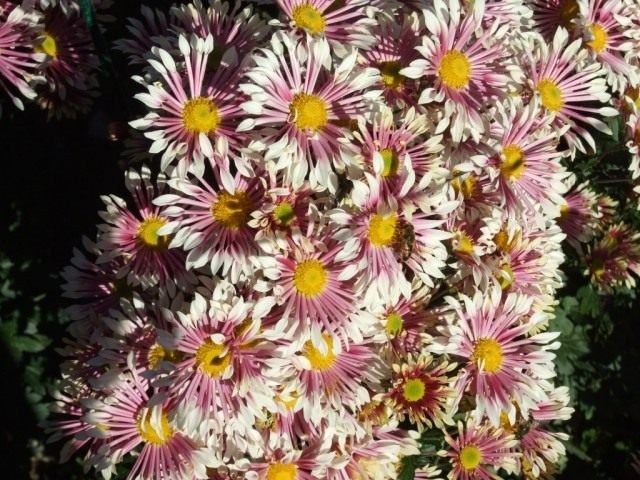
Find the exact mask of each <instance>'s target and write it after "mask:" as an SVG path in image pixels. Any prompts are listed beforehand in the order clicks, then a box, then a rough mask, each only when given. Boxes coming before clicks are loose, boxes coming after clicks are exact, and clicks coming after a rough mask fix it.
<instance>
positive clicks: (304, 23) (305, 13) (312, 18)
mask: <svg viewBox="0 0 640 480" xmlns="http://www.w3.org/2000/svg"><path fill="white" fill-rule="evenodd" d="M291 16H292V17H293V21H294V22H295V24H296V26H297V27H299V28H303V29H305V30H306V31H307V32H309V33H312V34H318V33H324V29H325V27H326V22H325V19H324V17H323V16H322V12H320V10H318V9H317V8H316V7H314V6H312V5H309V4H308V3H303V4H302V5H298V6H297V7H296V8H294V9H293V11H292V12H291Z"/></svg>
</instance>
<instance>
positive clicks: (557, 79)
mask: <svg viewBox="0 0 640 480" xmlns="http://www.w3.org/2000/svg"><path fill="white" fill-rule="evenodd" d="M568 39H569V36H568V33H567V31H566V30H565V29H564V28H560V29H558V30H557V32H556V34H555V36H554V38H553V42H552V44H551V46H549V45H547V43H546V42H545V41H544V40H543V39H542V38H539V39H538V41H536V42H535V45H532V46H531V48H530V49H527V55H528V61H527V63H526V64H525V65H524V70H525V74H526V75H527V82H528V85H529V87H530V88H531V90H532V91H534V92H535V94H536V95H537V96H538V97H539V99H540V104H541V105H542V106H543V107H544V108H545V109H546V110H547V111H548V112H550V113H552V114H554V118H555V120H554V122H553V126H554V127H556V128H558V129H562V128H563V127H564V126H565V125H569V126H570V129H569V130H568V131H567V132H565V133H564V136H563V138H564V139H565V140H566V141H567V143H568V144H569V147H570V149H571V153H572V155H573V154H575V150H576V149H578V150H580V151H581V152H586V150H585V148H584V146H583V144H582V140H584V141H586V142H587V144H588V145H589V146H590V147H591V149H593V150H595V141H594V140H593V137H592V136H591V134H590V133H589V131H588V130H587V129H586V128H585V127H584V126H583V125H585V124H586V125H589V126H591V127H593V128H595V129H597V130H599V131H601V132H603V133H606V134H608V135H610V134H611V130H610V129H609V127H608V126H607V125H606V124H605V123H604V122H603V121H602V120H600V118H601V117H610V116H616V115H618V113H619V112H618V111H617V110H616V109H615V108H612V107H608V106H598V105H602V104H603V103H607V102H608V100H609V98H610V95H609V93H608V92H607V85H606V80H605V78H604V77H603V75H604V74H605V73H606V72H605V70H604V69H603V67H602V66H601V65H600V64H599V63H592V64H590V65H587V66H586V67H584V68H583V69H579V68H578V66H579V65H580V64H581V63H582V62H583V61H584V60H585V57H586V55H587V51H586V50H584V49H582V48H581V46H582V41H581V40H580V39H577V40H574V41H573V42H571V43H569V44H568ZM585 102H586V103H587V104H588V103H589V102H591V103H592V104H593V105H595V106H588V105H586V104H585Z"/></svg>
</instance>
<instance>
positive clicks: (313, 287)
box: [261, 231, 360, 346]
mask: <svg viewBox="0 0 640 480" xmlns="http://www.w3.org/2000/svg"><path fill="white" fill-rule="evenodd" d="M304 240H305V241H306V242H308V243H311V242H313V244H311V245H306V246H305V247H296V248H295V249H293V250H292V251H291V252H289V253H288V254H287V255H286V256H285V255H280V256H276V257H275V258H262V259H261V261H262V262H264V273H265V276H266V277H267V278H269V279H270V280H271V281H272V283H273V293H274V295H275V296H276V298H277V299H278V304H279V307H278V308H277V309H276V310H275V311H274V321H276V322H277V321H283V322H285V323H286V324H287V325H288V328H289V329H291V330H293V331H297V332H301V331H303V330H306V328H308V327H310V328H311V338H312V340H313V343H314V345H316V346H320V345H322V344H323V342H324V340H323V337H322V334H321V332H322V331H326V332H328V333H330V334H331V335H332V336H334V337H336V336H340V337H342V339H343V340H345V341H346V340H347V339H348V338H357V337H358V336H359V335H360V333H359V329H358V328H357V327H355V325H354V324H353V322H352V320H351V319H350V317H351V314H352V313H353V312H354V311H355V308H356V305H355V303H356V299H357V294H356V286H355V279H354V277H355V276H356V274H357V273H358V267H357V266H356V265H355V264H354V263H353V262H352V261H350V257H351V256H352V255H353V253H354V252H351V251H349V250H347V249H346V248H345V244H344V243H343V242H338V241H336V240H334V239H333V238H332V232H328V231H321V232H317V233H315V234H314V236H313V238H309V239H307V238H305V239H304ZM354 329H355V330H354ZM354 335H356V336H355V337H354Z"/></svg>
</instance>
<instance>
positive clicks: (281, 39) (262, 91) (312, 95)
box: [239, 35, 380, 186]
mask: <svg viewBox="0 0 640 480" xmlns="http://www.w3.org/2000/svg"><path fill="white" fill-rule="evenodd" d="M356 57H357V51H351V52H350V53H349V55H347V56H346V58H345V59H344V60H342V61H341V62H340V63H339V64H336V65H332V59H331V56H330V54H329V52H328V51H325V50H323V49H322V48H321V47H320V46H319V44H313V45H310V46H305V45H303V44H301V43H297V42H296V41H295V40H294V39H292V38H291V37H288V36H286V35H274V37H273V38H272V40H271V48H270V49H261V50H259V53H257V54H255V55H254V57H253V59H254V62H255V64H256V66H255V67H253V68H252V69H250V70H249V71H248V73H247V77H248V78H249V80H251V82H252V83H245V84H243V85H241V89H242V91H244V92H245V93H246V94H247V95H249V96H250V97H251V100H250V101H249V102H246V103H244V104H243V108H244V109H245V111H246V112H248V113H250V114H251V115H253V118H247V119H245V120H243V121H242V123H241V124H240V126H239V130H241V131H246V130H252V129H255V128H256V127H257V128H259V129H260V130H259V133H261V134H262V136H263V137H264V138H263V141H262V143H264V144H265V146H264V148H266V152H265V156H264V159H265V161H266V162H267V164H268V165H267V168H268V169H269V170H282V169H286V172H287V175H288V177H289V178H288V180H290V181H291V183H292V184H293V185H294V186H298V185H301V184H302V182H303V180H304V179H305V177H306V176H307V172H308V171H309V168H310V167H311V168H312V171H311V176H310V180H311V184H312V186H314V185H315V184H317V183H320V184H321V185H323V186H327V185H328V183H329V176H330V172H331V171H332V169H333V168H334V167H335V166H340V165H342V160H341V158H340V157H341V155H342V150H343V148H342V146H341V143H340V142H339V141H338V139H339V138H340V137H342V136H343V134H344V126H343V125H342V124H346V123H348V122H349V121H351V120H352V119H354V118H356V117H357V116H358V115H360V114H362V113H364V112H365V111H366V110H367V108H368V107H367V101H368V100H374V99H375V98H377V97H378V96H379V94H380V92H379V91H376V90H369V91H367V92H366V93H365V91H364V90H365V89H367V88H369V87H371V86H372V85H373V84H375V83H376V81H377V80H378V78H379V77H378V73H377V70H375V69H372V68H364V69H363V68H360V67H357V66H356Z"/></svg>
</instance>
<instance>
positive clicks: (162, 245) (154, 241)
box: [138, 217, 169, 250]
mask: <svg viewBox="0 0 640 480" xmlns="http://www.w3.org/2000/svg"><path fill="white" fill-rule="evenodd" d="M166 223H167V221H166V220H165V219H164V218H160V217H149V218H147V219H146V220H145V221H143V222H142V223H140V226H139V227H138V240H139V241H140V242H141V243H142V244H143V245H144V246H146V247H149V248H153V249H158V250H165V249H166V248H167V247H168V246H169V235H158V230H160V228H161V227H162V226H164V225H165V224H166Z"/></svg>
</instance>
